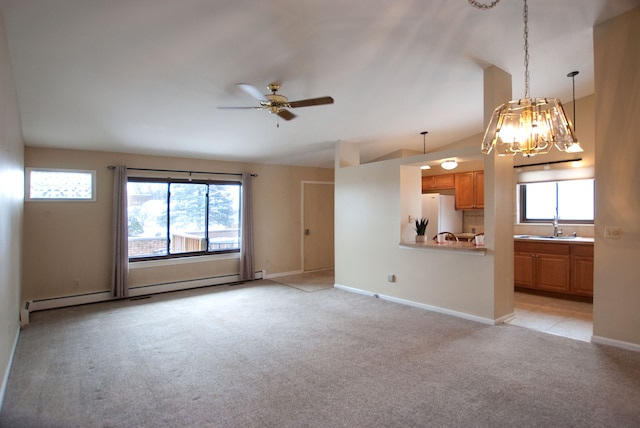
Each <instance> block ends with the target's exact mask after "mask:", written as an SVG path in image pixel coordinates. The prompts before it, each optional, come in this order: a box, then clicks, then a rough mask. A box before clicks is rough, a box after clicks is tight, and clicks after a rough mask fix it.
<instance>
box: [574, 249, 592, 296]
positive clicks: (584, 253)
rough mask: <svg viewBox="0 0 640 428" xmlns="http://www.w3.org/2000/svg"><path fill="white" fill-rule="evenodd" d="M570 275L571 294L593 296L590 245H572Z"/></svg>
mask: <svg viewBox="0 0 640 428" xmlns="http://www.w3.org/2000/svg"><path fill="white" fill-rule="evenodd" d="M571 275H572V276H571V294H577V295H581V296H593V245H592V244H586V245H580V244H574V245H572V254H571Z"/></svg>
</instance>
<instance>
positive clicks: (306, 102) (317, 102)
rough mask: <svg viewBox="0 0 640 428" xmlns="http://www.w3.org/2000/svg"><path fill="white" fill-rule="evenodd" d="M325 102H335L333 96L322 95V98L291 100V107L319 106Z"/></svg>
mask: <svg viewBox="0 0 640 428" xmlns="http://www.w3.org/2000/svg"><path fill="white" fill-rule="evenodd" d="M323 104H333V98H331V97H320V98H309V99H308V100H299V101H289V106H290V107H291V108H297V107H309V106H319V105H323Z"/></svg>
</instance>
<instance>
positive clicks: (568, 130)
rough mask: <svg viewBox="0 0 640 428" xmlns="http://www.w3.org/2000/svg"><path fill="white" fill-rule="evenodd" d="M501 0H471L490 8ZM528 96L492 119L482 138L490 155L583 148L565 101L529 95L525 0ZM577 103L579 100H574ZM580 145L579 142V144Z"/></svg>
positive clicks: (501, 109) (526, 31)
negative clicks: (484, 2)
mask: <svg viewBox="0 0 640 428" xmlns="http://www.w3.org/2000/svg"><path fill="white" fill-rule="evenodd" d="M499 1H500V0H497V1H494V2H492V3H491V4H490V5H482V4H480V3H478V2H477V1H475V0H469V3H471V4H472V5H473V6H474V7H477V8H479V9H483V10H484V9H490V8H492V7H493V6H495V5H496V4H497V3H498V2H499ZM523 20H524V52H525V55H524V65H525V74H524V75H525V94H524V98H522V99H519V100H513V101H509V102H507V103H504V104H502V105H501V106H498V107H497V108H496V109H495V110H494V112H493V114H492V116H491V119H490V120H489V125H488V126H487V129H486V131H485V134H484V138H483V140H482V145H481V150H482V153H484V154H489V153H491V151H493V150H495V152H496V154H497V155H498V156H505V155H515V154H516V153H522V154H523V155H524V156H535V155H537V154H546V153H548V152H549V150H550V149H551V147H552V146H554V145H555V146H556V148H557V149H558V150H560V151H564V152H566V151H569V152H571V151H572V150H575V149H576V147H577V148H579V147H580V146H579V144H578V139H577V138H576V136H575V133H574V130H573V128H572V127H571V124H570V123H569V120H568V119H567V115H566V114H565V112H564V108H563V107H562V103H561V102H560V100H559V99H557V98H530V96H529V27H528V20H529V9H528V6H527V0H524V13H523ZM574 104H575V102H574ZM576 144H578V145H577V146H576Z"/></svg>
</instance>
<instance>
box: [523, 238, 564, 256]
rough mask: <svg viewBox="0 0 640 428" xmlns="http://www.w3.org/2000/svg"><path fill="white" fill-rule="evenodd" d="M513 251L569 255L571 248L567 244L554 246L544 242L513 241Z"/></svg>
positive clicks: (554, 244)
mask: <svg viewBox="0 0 640 428" xmlns="http://www.w3.org/2000/svg"><path fill="white" fill-rule="evenodd" d="M513 250H514V251H517V252H520V253H543V254H560V255H567V256H568V255H570V254H571V246H570V245H569V244H556V243H546V242H522V241H514V242H513Z"/></svg>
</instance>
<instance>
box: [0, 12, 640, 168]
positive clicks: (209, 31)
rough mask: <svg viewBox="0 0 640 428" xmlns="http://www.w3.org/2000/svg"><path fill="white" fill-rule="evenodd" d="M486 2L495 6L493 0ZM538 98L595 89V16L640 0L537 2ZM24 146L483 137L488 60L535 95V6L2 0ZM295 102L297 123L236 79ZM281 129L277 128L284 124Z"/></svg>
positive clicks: (211, 154)
mask: <svg viewBox="0 0 640 428" xmlns="http://www.w3.org/2000/svg"><path fill="white" fill-rule="evenodd" d="M480 3H489V1H484V2H480ZM528 4H529V54H530V59H529V64H530V65H529V67H530V73H531V96H533V97H545V96H546V97H557V98H560V99H561V100H563V101H564V102H566V101H570V100H571V97H572V86H571V79H570V78H568V77H567V73H569V72H570V71H573V70H579V71H580V74H579V75H578V76H576V80H575V83H576V97H577V98H580V97H582V96H586V95H589V94H591V93H593V87H594V84H593V79H594V75H593V52H592V50H593V49H592V35H593V26H594V25H595V24H597V23H599V22H601V21H603V20H606V19H609V18H611V17H613V16H615V15H618V14H620V13H623V12H626V11H628V10H630V9H632V8H634V7H637V6H640V0H589V1H585V0H561V1H558V0H529V2H528ZM0 5H2V9H3V12H4V19H5V26H6V30H7V36H8V41H9V48H10V54H11V60H12V63H13V67H14V78H15V81H16V86H17V91H18V99H19V104H20V110H21V115H22V125H23V129H24V138H25V144H27V145H30V146H41V147H60V148H75V149H87V150H104V151H119V152H131V153H142V154H159V155H171V156H185V157H198V158H207V159H219V160H231V161H249V162H264V163H276V164H292V165H306V166H326V167H332V166H333V147H334V143H335V142H336V141H347V142H352V143H358V144H359V145H360V147H361V158H362V160H363V161H367V160H371V159H374V158H376V157H379V156H382V155H385V154H387V153H390V152H393V151H395V150H400V149H413V150H420V151H421V150H422V148H423V146H422V144H423V139H422V136H421V135H420V132H421V131H425V130H426V131H429V134H428V136H427V138H426V141H427V148H428V150H431V149H433V148H436V147H439V146H442V145H446V144H448V143H451V142H453V141H457V140H460V139H462V138H465V137H468V136H471V135H474V134H478V133H481V132H483V126H484V125H483V111H482V109H483V107H482V97H483V94H482V80H483V69H484V68H486V67H487V66H490V65H496V66H498V67H500V68H502V69H503V70H505V71H507V72H509V73H510V74H511V75H512V76H513V98H522V97H523V95H524V65H523V60H524V50H523V36H522V35H523V26H524V24H523V17H522V14H523V1H522V0H502V1H501V2H499V3H498V4H497V5H496V6H495V7H494V8H492V9H490V10H480V9H478V8H475V7H473V6H472V5H471V4H470V3H469V2H468V1H467V0H446V1H445V0H393V1H389V0H349V1H345V0H180V1H176V0H110V1H105V0H0ZM274 81H277V82H280V83H281V84H282V88H281V90H280V93H282V94H284V95H286V96H287V97H288V98H289V99H290V100H299V99H306V98H314V97H320V96H325V95H330V96H332V97H333V98H334V99H335V103H334V104H331V105H322V106H313V107H302V108H296V109H295V111H292V112H293V113H295V114H296V115H297V117H296V118H295V119H294V120H291V121H285V120H283V119H278V117H277V116H276V115H272V114H269V113H268V112H267V111H260V110H221V109H218V107H220V106H257V105H258V101H257V100H256V99H254V98H252V97H250V96H249V95H248V94H247V93H246V92H244V91H242V90H240V89H239V88H238V87H237V86H236V83H250V84H253V85H255V86H257V87H258V88H260V90H263V93H268V91H267V88H266V86H267V84H269V83H271V82H274ZM278 125H279V126H278Z"/></svg>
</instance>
